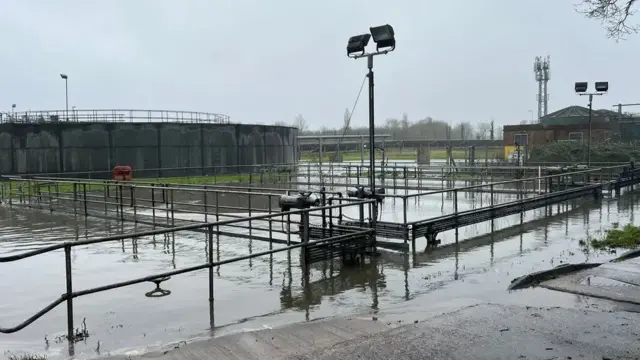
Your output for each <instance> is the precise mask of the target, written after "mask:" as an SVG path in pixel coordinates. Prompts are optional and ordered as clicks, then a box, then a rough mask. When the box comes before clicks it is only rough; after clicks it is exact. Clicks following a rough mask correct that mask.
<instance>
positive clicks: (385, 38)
mask: <svg viewBox="0 0 640 360" xmlns="http://www.w3.org/2000/svg"><path fill="white" fill-rule="evenodd" d="M369 33H370V34H362V35H355V36H352V37H350V38H349V42H348V43H347V56H348V57H350V58H353V59H359V58H363V57H366V58H367V67H368V69H369V72H368V74H367V77H368V78H369V187H370V188H371V192H372V193H375V181H376V177H375V166H376V162H375V161H376V160H375V157H376V149H375V147H376V146H375V127H376V124H375V118H374V101H373V57H374V56H376V55H386V54H387V53H389V52H390V51H393V50H395V48H396V38H395V33H394V31H393V27H392V26H391V25H389V24H386V25H381V26H376V27H370V28H369ZM372 37H373V41H374V42H375V43H376V51H375V52H372V53H367V52H365V48H366V47H367V45H368V44H369V40H370V39H371V38H372ZM376 218H377V208H376V207H375V206H374V207H373V214H372V221H373V220H375V219H376Z"/></svg>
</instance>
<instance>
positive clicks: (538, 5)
mask: <svg viewBox="0 0 640 360" xmlns="http://www.w3.org/2000/svg"><path fill="white" fill-rule="evenodd" d="M576 1H577V0H573V1H572V0H537V1H536V0H517V1H514V0H458V1H454V0H450V1H434V0H421V1H417V0H405V1H402V0H400V1H381V0H349V1H347V0H340V1H339V0H325V1H300V0H298V1H293V0H268V1H267V0H202V1H200V0H179V1H178V0H174V1H168V0H153V1H151V0H136V1H132V0H109V1H86V0H55V1H53V0H41V1H36V0H1V1H0V3H1V6H0V8H1V10H0V40H1V41H0V43H1V44H2V46H3V52H2V56H1V57H0V69H2V82H1V83H2V86H0V110H10V107H11V104H12V103H16V104H17V110H19V111H22V110H26V109H31V110H36V109H62V108H64V100H65V99H64V82H63V80H61V79H60V77H59V73H61V72H64V73H66V74H68V75H69V102H70V104H69V106H70V107H71V106H76V107H77V108H79V109H90V108H123V109H126V108H139V109H179V110H194V111H205V112H216V113H224V114H228V115H230V116H231V119H232V121H236V122H243V123H263V124H270V123H274V122H276V121H285V122H287V123H291V122H293V119H294V117H295V115H296V114H298V113H300V114H303V116H304V117H305V119H306V120H307V122H308V123H309V125H310V126H311V127H312V128H319V127H320V126H340V125H341V123H342V118H343V113H344V109H345V108H346V107H351V105H352V103H353V101H354V99H355V96H356V93H357V90H358V88H359V86H360V83H361V81H362V78H363V76H364V74H365V73H366V60H364V59H362V60H352V59H349V58H347V57H346V42H347V39H348V38H349V36H351V35H355V34H358V33H363V32H367V31H368V27H369V26H371V25H379V24H384V23H389V24H391V25H393V26H394V28H395V31H396V37H397V43H398V45H397V49H396V51H395V52H393V53H391V54H389V55H387V56H379V57H377V58H376V61H375V68H374V70H375V71H376V116H377V121H378V122H380V123H382V122H384V120H385V119H386V118H388V117H400V116H401V115H402V113H403V112H406V113H407V114H408V115H409V118H410V119H411V120H418V119H420V118H424V117H426V116H432V117H434V118H436V119H441V120H448V121H452V122H458V121H470V122H476V121H486V120H488V119H489V118H490V117H493V118H494V119H495V120H496V121H497V122H498V123H501V124H508V123H518V122H520V121H521V120H528V119H529V118H530V116H531V115H530V113H529V112H528V111H529V110H533V111H534V112H535V111H536V101H535V98H536V92H537V86H536V83H535V81H534V74H533V65H532V64H533V60H534V57H535V56H537V55H550V56H551V69H552V73H551V81H550V82H549V92H550V105H549V111H550V112H551V111H554V110H556V109H559V108H561V107H565V106H568V105H572V104H580V105H585V104H586V99H585V98H579V97H578V96H576V95H575V94H574V92H573V83H574V82H575V81H599V80H608V81H609V82H610V92H609V94H608V95H606V96H604V97H600V98H596V99H595V104H594V107H596V108H604V107H607V108H608V107H610V106H611V105H612V104H614V103H618V102H640V92H639V91H638V89H639V85H638V84H639V83H640V76H639V75H638V65H637V64H638V61H639V60H638V59H640V35H637V36H636V37H635V38H630V39H629V40H627V41H624V42H620V43H616V42H614V41H613V40H609V39H607V38H606V37H605V32H604V30H603V28H602V27H601V25H600V24H599V23H598V22H596V21H592V20H588V19H585V18H584V17H583V16H582V15H581V14H578V13H576V12H575V11H574V8H573V4H574V3H575V2H576ZM366 111H367V106H366V96H363V97H362V99H361V101H360V103H359V105H358V107H357V109H356V112H355V114H354V118H353V120H352V124H353V125H364V124H366V122H367V112H366ZM635 111H640V108H637V109H636V110H635Z"/></svg>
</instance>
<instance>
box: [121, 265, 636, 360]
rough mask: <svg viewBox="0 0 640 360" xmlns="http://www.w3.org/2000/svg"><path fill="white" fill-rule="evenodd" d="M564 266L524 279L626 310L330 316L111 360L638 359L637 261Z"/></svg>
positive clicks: (492, 309)
mask: <svg viewBox="0 0 640 360" xmlns="http://www.w3.org/2000/svg"><path fill="white" fill-rule="evenodd" d="M574 268H585V266H584V265H581V266H576V267H574ZM557 269H560V270H557ZM567 269H568V267H563V268H556V269H552V270H550V271H547V272H540V273H535V274H534V275H535V276H532V275H529V276H526V277H523V278H522V279H524V280H526V281H524V282H527V283H534V282H535V283H538V285H539V286H542V287H546V288H549V289H554V290H558V291H563V292H569V293H575V294H577V295H578V294H579V295H581V296H585V295H586V296H593V297H599V298H606V299H609V300H613V301H615V302H616V304H620V305H621V306H619V307H617V308H619V309H624V310H625V311H614V312H611V311H592V310H585V309H565V308H558V307H553V308H534V307H529V306H526V307H522V306H508V305H496V304H481V305H474V306H469V307H465V308H463V309H460V310H458V311H454V312H448V313H445V314H442V315H438V316H434V317H429V318H428V319H419V320H413V319H412V320H413V321H415V322H414V323H411V324H409V325H401V324H400V323H397V322H396V323H392V322H385V321H378V319H377V318H368V317H367V318H333V319H327V320H319V321H312V322H307V323H301V324H294V325H289V326H285V327H282V328H277V329H269V330H262V331H256V332H250V333H240V334H234V335H229V336H223V337H219V338H214V339H209V340H202V341H197V342H193V343H189V344H186V345H184V346H181V347H175V348H171V349H169V350H165V351H160V352H154V353H149V354H145V355H142V356H139V357H129V356H123V357H111V358H109V359H114V360H115V359H136V358H137V359H143V358H144V359H162V360H169V359H175V360H200V359H219V360H231V359H233V360H239V359H243V360H245V359H246V360H253V359H255V360H259V359H270V360H277V359H281V360H293V359H298V360H306V359H308V360H311V359H318V360H322V359H327V360H328V359H340V360H345V359H346V360H348V359H384V360H394V359H402V360H411V359H416V360H418V359H419V360H423V359H451V360H455V359H461V360H462V359H465V360H467V359H478V360H479V359H585V360H586V359H598V360H602V359H640V306H638V305H636V304H640V300H639V299H640V291H639V288H640V258H635V259H625V260H624V261H616V262H612V263H607V264H603V265H600V266H598V267H592V268H589V269H585V270H578V271H571V272H569V271H568V270H567ZM551 273H553V274H555V273H562V275H553V276H550V275H549V274H551ZM531 277H532V278H533V279H530V278H531ZM536 279H540V281H538V280H536ZM516 282H517V281H514V283H516ZM512 285H513V283H512ZM577 299H578V300H579V299H580V298H579V297H577ZM407 315H409V316H410V314H407ZM416 316H418V315H416Z"/></svg>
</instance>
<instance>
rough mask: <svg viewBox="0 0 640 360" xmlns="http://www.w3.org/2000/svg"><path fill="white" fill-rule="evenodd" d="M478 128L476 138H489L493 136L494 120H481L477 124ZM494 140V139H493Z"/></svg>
mask: <svg viewBox="0 0 640 360" xmlns="http://www.w3.org/2000/svg"><path fill="white" fill-rule="evenodd" d="M476 126H477V128H478V130H477V131H476V139H478V140H489V139H491V137H492V136H493V134H492V131H493V122H490V123H489V122H481V123H478V125H476ZM491 140H493V139H491Z"/></svg>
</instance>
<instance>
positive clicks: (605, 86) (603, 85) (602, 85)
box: [596, 81, 609, 92]
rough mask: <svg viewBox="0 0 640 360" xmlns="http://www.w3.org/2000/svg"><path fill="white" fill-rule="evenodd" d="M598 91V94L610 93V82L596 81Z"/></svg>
mask: <svg viewBox="0 0 640 360" xmlns="http://www.w3.org/2000/svg"><path fill="white" fill-rule="evenodd" d="M596 91H597V92H607V91H609V82H608V81H596Z"/></svg>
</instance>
